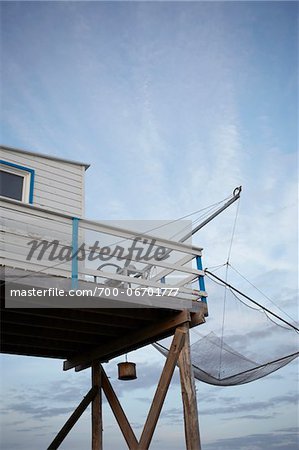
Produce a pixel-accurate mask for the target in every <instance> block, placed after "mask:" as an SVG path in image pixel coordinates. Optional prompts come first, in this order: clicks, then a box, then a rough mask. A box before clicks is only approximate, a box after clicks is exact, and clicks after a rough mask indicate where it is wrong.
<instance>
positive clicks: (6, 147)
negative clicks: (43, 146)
mask: <svg viewBox="0 0 299 450" xmlns="http://www.w3.org/2000/svg"><path fill="white" fill-rule="evenodd" d="M0 147H1V148H3V149H4V150H11V151H14V152H19V153H24V154H25V155H31V156H38V157H41V158H47V159H51V160H53V161H61V162H65V163H69V164H75V165H77V166H83V167H85V170H87V169H88V167H90V164H87V163H83V162H80V161H74V160H72V159H65V158H59V157H57V156H52V155H47V154H46V153H37V152H32V151H31V150H24V149H21V148H16V147H10V146H8V145H0Z"/></svg>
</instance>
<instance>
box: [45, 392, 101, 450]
mask: <svg viewBox="0 0 299 450" xmlns="http://www.w3.org/2000/svg"><path fill="white" fill-rule="evenodd" d="M96 395H97V389H96V388H95V387H92V388H91V389H90V391H89V392H88V394H87V395H86V396H85V397H84V398H83V400H82V402H81V403H80V405H79V406H78V407H77V408H76V409H75V411H74V412H73V414H72V415H71V416H70V418H69V419H68V420H67V421H66V423H65V424H64V425H63V427H62V428H61V430H60V431H59V433H58V434H57V436H56V437H55V439H54V440H53V441H52V442H51V444H50V445H49V447H48V448H47V450H56V449H57V448H58V447H59V446H60V444H61V443H62V441H63V440H64V439H65V437H66V436H67V434H68V433H69V432H70V431H71V429H72V428H73V426H74V425H75V423H76V422H77V420H78V419H79V418H80V417H81V415H82V414H83V413H84V411H85V410H86V408H87V406H88V405H89V403H90V402H91V401H92V400H93V399H94V397H95V396H96Z"/></svg>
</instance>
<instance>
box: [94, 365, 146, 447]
mask: <svg viewBox="0 0 299 450" xmlns="http://www.w3.org/2000/svg"><path fill="white" fill-rule="evenodd" d="M101 374H102V388H103V391H104V393H105V395H106V398H107V400H108V403H109V405H110V407H111V409H112V411H113V414H114V416H115V418H116V420H117V422H118V425H119V427H120V429H121V431H122V434H123V436H124V438H125V440H126V442H127V444H128V447H129V449H130V450H135V449H137V448H138V441H137V439H136V436H135V434H134V431H133V430H132V428H131V425H130V424H129V421H128V419H127V417H126V415H125V413H124V410H123V409H122V407H121V404H120V402H119V400H118V398H117V395H116V394H115V392H114V390H113V387H112V385H111V383H110V381H109V379H108V377H107V375H106V373H105V371H104V369H103V367H101Z"/></svg>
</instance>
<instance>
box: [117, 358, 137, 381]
mask: <svg viewBox="0 0 299 450" xmlns="http://www.w3.org/2000/svg"><path fill="white" fill-rule="evenodd" d="M117 366H118V379H119V380H123V381H128V380H135V379H136V378H137V375H136V364H135V363H133V362H122V363H118V364H117Z"/></svg>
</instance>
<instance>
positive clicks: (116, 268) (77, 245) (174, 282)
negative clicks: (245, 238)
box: [0, 198, 206, 301]
mask: <svg viewBox="0 0 299 450" xmlns="http://www.w3.org/2000/svg"><path fill="white" fill-rule="evenodd" d="M0 207H1V211H2V213H1V219H0V224H1V255H0V264H1V265H4V266H7V267H12V268H17V269H23V270H26V271H32V272H34V273H37V272H38V273H41V274H47V275H52V276H59V277H64V278H71V279H73V283H76V281H77V280H79V281H80V280H88V281H92V282H96V283H98V284H102V285H104V286H111V287H126V288H130V289H131V290H136V289H140V288H148V289H150V288H151V289H157V290H158V289H161V290H165V289H170V288H172V289H176V291H177V294H176V296H179V298H182V299H189V300H190V299H191V300H195V301H196V300H200V299H203V300H204V298H205V297H206V292H205V291H204V290H199V289H198V284H196V285H195V286H194V285H193V283H194V282H197V281H198V280H199V279H201V280H202V279H203V276H204V272H203V271H202V270H200V269H197V268H195V265H196V262H198V260H199V259H200V258H201V253H202V249H201V248H199V247H195V246H192V245H187V244H183V243H179V242H176V241H174V240H171V239H165V238H161V237H157V236H153V235H150V234H147V233H143V232H142V233H139V232H138V231H133V230H128V229H125V228H121V227H118V226H114V224H111V223H100V222H97V221H91V220H87V219H76V218H72V217H71V216H68V215H67V214H60V213H54V212H51V211H48V210H45V209H42V208H39V207H34V206H32V205H27V204H22V203H21V202H18V201H14V200H9V199H4V198H1V199H0ZM74 253H75V256H76V257H74ZM201 286H203V284H202V283H201Z"/></svg>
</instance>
